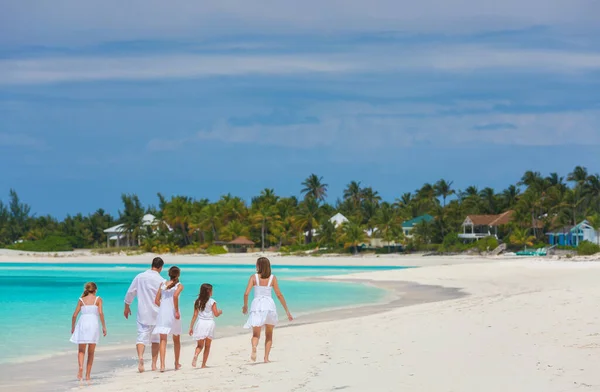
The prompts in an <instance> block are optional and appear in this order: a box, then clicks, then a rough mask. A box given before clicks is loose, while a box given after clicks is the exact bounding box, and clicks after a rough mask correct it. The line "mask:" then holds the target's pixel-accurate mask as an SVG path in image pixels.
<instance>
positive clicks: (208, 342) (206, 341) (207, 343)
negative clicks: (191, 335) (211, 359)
mask: <svg viewBox="0 0 600 392" xmlns="http://www.w3.org/2000/svg"><path fill="white" fill-rule="evenodd" d="M211 343H212V339H209V338H206V339H204V355H203V356H202V368H203V369H204V368H205V367H206V361H207V360H208V354H210V345H211Z"/></svg>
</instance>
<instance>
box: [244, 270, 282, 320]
mask: <svg viewBox="0 0 600 392" xmlns="http://www.w3.org/2000/svg"><path fill="white" fill-rule="evenodd" d="M254 278H255V279H256V285H255V286H254V299H253V300H252V304H251V305H250V315H249V316H248V321H246V324H245V325H244V328H253V327H262V326H264V325H276V324H277V320H278V318H277V308H276V307H275V301H273V297H272V291H273V287H271V284H272V283H273V278H274V275H271V277H270V278H269V282H268V283H267V285H266V286H261V285H260V279H259V278H258V274H256V275H254Z"/></svg>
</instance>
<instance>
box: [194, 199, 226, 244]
mask: <svg viewBox="0 0 600 392" xmlns="http://www.w3.org/2000/svg"><path fill="white" fill-rule="evenodd" d="M192 227H193V228H194V229H199V230H202V231H210V232H211V234H212V240H213V241H216V240H218V239H219V229H220V227H221V210H220V208H219V205H218V204H217V203H211V204H208V205H206V206H204V208H202V209H201V210H200V211H197V212H196V214H195V215H194V216H193V226H192Z"/></svg>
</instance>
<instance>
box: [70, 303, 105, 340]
mask: <svg viewBox="0 0 600 392" xmlns="http://www.w3.org/2000/svg"><path fill="white" fill-rule="evenodd" d="M98 298H100V297H96V299H95V300H94V304H93V305H86V304H85V303H84V302H83V299H82V298H79V300H80V301H81V303H82V304H83V305H81V311H80V314H79V320H77V324H75V330H74V331H73V335H71V342H72V343H75V344H97V343H98V341H99V340H100V324H99V317H100V312H99V311H98V305H96V303H97V302H98Z"/></svg>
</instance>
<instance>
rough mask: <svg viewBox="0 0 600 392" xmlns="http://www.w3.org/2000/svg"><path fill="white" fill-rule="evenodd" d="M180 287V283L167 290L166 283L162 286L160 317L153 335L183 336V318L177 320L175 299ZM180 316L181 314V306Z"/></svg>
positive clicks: (157, 319)
mask: <svg viewBox="0 0 600 392" xmlns="http://www.w3.org/2000/svg"><path fill="white" fill-rule="evenodd" d="M178 287H179V283H177V284H176V285H175V286H173V287H171V288H170V289H167V285H166V283H163V284H162V285H161V290H162V292H161V294H160V307H159V308H158V317H157V318H156V326H155V327H154V331H152V333H153V334H160V335H181V318H179V320H177V319H176V318H175V304H174V303H173V298H174V297H175V291H177V288H178ZM179 308H180V314H181V306H180V307H179Z"/></svg>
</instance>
